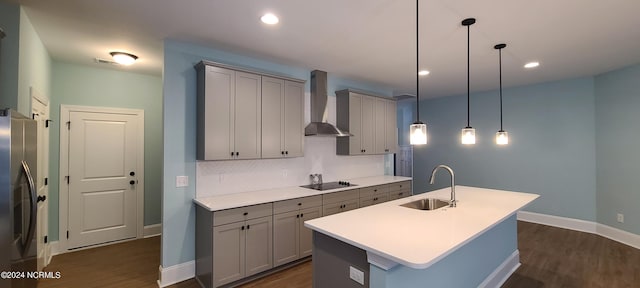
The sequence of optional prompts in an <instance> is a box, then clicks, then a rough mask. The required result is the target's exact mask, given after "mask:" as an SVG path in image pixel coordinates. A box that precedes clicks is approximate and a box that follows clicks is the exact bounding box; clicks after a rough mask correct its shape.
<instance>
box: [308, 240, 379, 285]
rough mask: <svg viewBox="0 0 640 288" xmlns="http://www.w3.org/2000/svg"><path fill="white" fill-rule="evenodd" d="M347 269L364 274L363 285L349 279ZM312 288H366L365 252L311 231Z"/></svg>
mask: <svg viewBox="0 0 640 288" xmlns="http://www.w3.org/2000/svg"><path fill="white" fill-rule="evenodd" d="M349 267H354V268H356V269H358V270H360V271H363V272H364V285H360V283H358V282H356V281H354V280H351V278H349ZM313 287H314V288H335V287H340V288H351V287H353V288H363V287H364V288H368V287H369V263H368V262H367V252H366V251H364V250H362V249H360V248H357V247H354V246H351V245H349V244H347V243H344V242H342V241H340V240H336V239H334V238H331V237H329V236H326V235H324V234H322V233H319V232H316V231H313Z"/></svg>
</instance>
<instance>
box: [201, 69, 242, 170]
mask: <svg viewBox="0 0 640 288" xmlns="http://www.w3.org/2000/svg"><path fill="white" fill-rule="evenodd" d="M205 69H206V73H205V77H204V78H205V85H204V96H203V97H204V98H205V99H204V105H205V107H204V115H199V117H204V119H201V122H203V123H201V125H203V126H204V139H203V143H201V145H203V146H204V147H203V149H204V160H220V159H230V158H231V151H233V145H234V138H233V129H234V117H235V115H234V101H233V100H234V95H235V94H236V93H235V89H236V85H235V71H233V70H229V69H224V68H218V67H212V66H206V67H205Z"/></svg>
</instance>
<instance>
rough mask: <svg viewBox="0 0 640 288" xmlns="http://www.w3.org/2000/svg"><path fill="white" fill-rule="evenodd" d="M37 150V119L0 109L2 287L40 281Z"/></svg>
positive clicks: (32, 284)
mask: <svg viewBox="0 0 640 288" xmlns="http://www.w3.org/2000/svg"><path fill="white" fill-rule="evenodd" d="M36 154H37V123H36V121H35V120H32V119H30V118H28V117H25V116H23V115H21V114H20V113H18V112H16V111H13V110H10V109H5V110H0V245H1V246H0V247H1V249H0V251H1V253H2V254H1V257H0V261H1V262H0V265H2V267H0V272H2V273H3V277H2V278H0V288H9V287H10V288H18V287H36V285H37V283H36V279H34V278H35V277H29V274H28V272H36V271H37V262H36V256H37V253H36V249H37V248H36V246H37V245H36V240H35V239H36V237H35V236H36V235H35V234H36V227H37V223H36V221H37V219H38V217H37V215H36V213H37V211H38V210H37V208H38V207H37V202H36V201H37V191H36V187H35V183H34V181H35V180H34V179H37V178H36V174H35V173H36V171H37V167H36V163H37V155H36ZM6 272H11V273H9V274H6ZM7 276H9V277H7ZM11 278H13V279H11Z"/></svg>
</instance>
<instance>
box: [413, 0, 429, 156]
mask: <svg viewBox="0 0 640 288" xmlns="http://www.w3.org/2000/svg"><path fill="white" fill-rule="evenodd" d="M418 11H419V10H418V0H416V72H418V74H417V75H416V122H414V123H413V124H411V126H409V143H410V144H411V145H424V144H427V124H424V123H422V122H420V73H421V71H420V64H419V62H420V61H419V60H420V52H419V51H420V45H419V43H420V41H418V40H419V38H420V37H419V36H418V35H419V34H418V23H419V22H418ZM427 74H428V72H427ZM425 75H426V74H425Z"/></svg>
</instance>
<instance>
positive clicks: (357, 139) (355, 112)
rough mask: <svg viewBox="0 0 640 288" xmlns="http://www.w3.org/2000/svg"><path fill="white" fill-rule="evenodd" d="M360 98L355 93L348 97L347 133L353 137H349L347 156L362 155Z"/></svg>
mask: <svg viewBox="0 0 640 288" xmlns="http://www.w3.org/2000/svg"><path fill="white" fill-rule="evenodd" d="M362 98H364V96H362V95H360V94H356V93H350V95H349V133H351V134H352V135H353V136H351V137H349V154H350V155H359V154H362V153H363V152H362V150H363V148H362V143H361V141H362V140H361V139H362V129H361V128H362V127H361V123H362Z"/></svg>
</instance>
